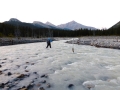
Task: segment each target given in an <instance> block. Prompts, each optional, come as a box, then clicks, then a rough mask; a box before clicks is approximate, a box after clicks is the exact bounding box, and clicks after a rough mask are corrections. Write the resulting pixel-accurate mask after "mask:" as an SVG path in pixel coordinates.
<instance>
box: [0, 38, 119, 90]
mask: <svg viewBox="0 0 120 90" xmlns="http://www.w3.org/2000/svg"><path fill="white" fill-rule="evenodd" d="M64 42H66V40H61V41H54V42H52V48H47V49H46V42H41V43H30V44H21V45H13V46H2V47H0V65H2V67H0V71H2V74H1V75H0V84H1V83H8V84H10V85H11V88H10V90H16V89H18V88H22V87H24V86H25V87H27V86H28V85H33V86H32V88H34V89H35V90H37V89H38V88H39V87H44V88H45V90H89V89H88V87H87V85H89V84H90V85H91V84H92V85H93V86H94V87H91V89H90V90H120V53H119V50H116V49H108V48H96V47H93V46H86V45H76V44H75V45H73V44H68V43H64ZM73 47H74V50H75V52H74V53H73V52H72V48H73ZM8 72H11V73H12V75H10V76H8V75H7V74H8ZM20 74H24V76H23V78H20V79H18V78H17V77H18V76H19V75H20ZM45 75H47V77H46V76H45ZM41 76H43V77H41ZM17 79H18V80H17ZM44 80H45V81H46V82H45V81H44ZM47 84H50V85H51V87H47ZM70 84H72V85H73V86H71V87H68V86H69V85H70ZM6 85H7V84H6ZM10 85H9V87H10ZM12 85H13V86H12ZM5 88H6V86H5V87H4V88H0V90H1V89H2V90H4V89H5ZM32 88H31V89H29V90H32Z"/></svg>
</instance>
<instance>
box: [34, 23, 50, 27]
mask: <svg viewBox="0 0 120 90" xmlns="http://www.w3.org/2000/svg"><path fill="white" fill-rule="evenodd" d="M33 25H34V26H37V27H39V28H51V27H50V26H48V25H46V24H44V23H42V22H39V21H34V22H33Z"/></svg>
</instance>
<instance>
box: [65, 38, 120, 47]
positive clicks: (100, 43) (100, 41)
mask: <svg viewBox="0 0 120 90" xmlns="http://www.w3.org/2000/svg"><path fill="white" fill-rule="evenodd" d="M66 43H70V44H78V45H91V46H95V47H102V48H113V49H120V37H119V36H94V37H93V36H91V37H90V36H89V37H80V38H76V39H72V40H70V41H67V42H66Z"/></svg>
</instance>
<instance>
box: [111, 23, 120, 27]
mask: <svg viewBox="0 0 120 90" xmlns="http://www.w3.org/2000/svg"><path fill="white" fill-rule="evenodd" d="M119 27H120V21H119V22H118V23H116V24H115V25H113V26H112V27H110V28H119Z"/></svg>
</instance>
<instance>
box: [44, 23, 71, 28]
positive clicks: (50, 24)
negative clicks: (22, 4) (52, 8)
mask: <svg viewBox="0 0 120 90" xmlns="http://www.w3.org/2000/svg"><path fill="white" fill-rule="evenodd" d="M45 24H46V25H49V26H52V27H53V28H55V29H61V30H62V29H63V30H69V29H68V28H60V27H58V26H55V25H54V24H52V23H50V22H46V23H45Z"/></svg>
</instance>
